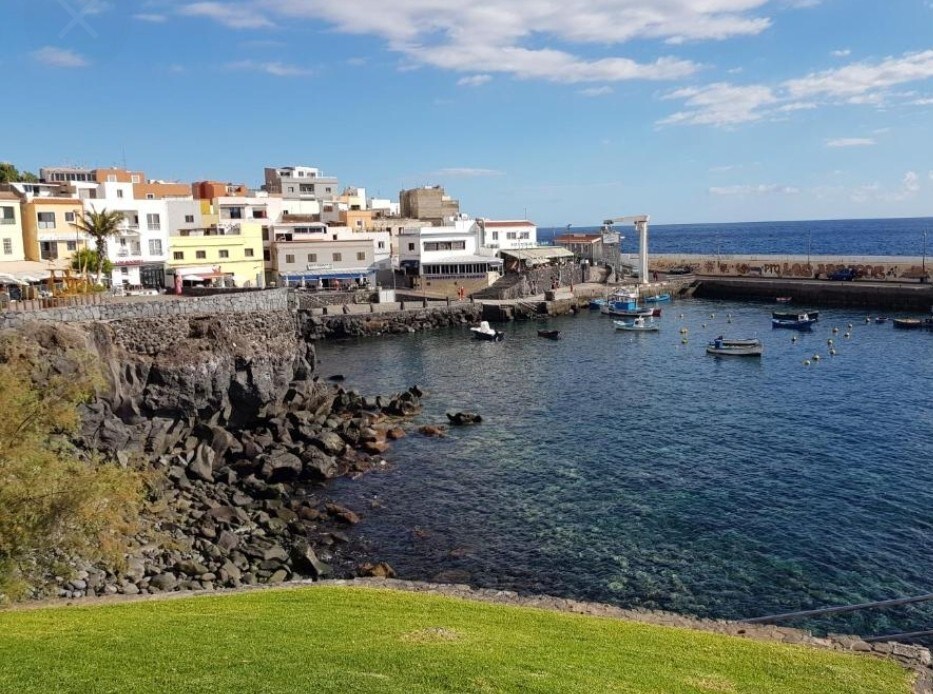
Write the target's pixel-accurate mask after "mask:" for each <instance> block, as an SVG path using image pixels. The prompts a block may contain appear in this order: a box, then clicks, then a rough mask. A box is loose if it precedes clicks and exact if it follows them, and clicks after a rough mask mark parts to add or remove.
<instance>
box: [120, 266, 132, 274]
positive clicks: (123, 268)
mask: <svg viewBox="0 0 933 694" xmlns="http://www.w3.org/2000/svg"><path fill="white" fill-rule="evenodd" d="M120 274H121V275H128V274H130V269H129V268H128V267H121V268H120Z"/></svg>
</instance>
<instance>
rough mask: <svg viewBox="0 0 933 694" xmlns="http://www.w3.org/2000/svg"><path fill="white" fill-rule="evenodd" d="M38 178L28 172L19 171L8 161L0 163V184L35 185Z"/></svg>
mask: <svg viewBox="0 0 933 694" xmlns="http://www.w3.org/2000/svg"><path fill="white" fill-rule="evenodd" d="M38 180H39V179H38V177H37V176H36V175H35V174H34V173H29V172H28V171H20V170H19V169H17V168H16V167H15V166H13V164H11V163H10V162H8V161H0V183H19V182H22V183H36V182H38Z"/></svg>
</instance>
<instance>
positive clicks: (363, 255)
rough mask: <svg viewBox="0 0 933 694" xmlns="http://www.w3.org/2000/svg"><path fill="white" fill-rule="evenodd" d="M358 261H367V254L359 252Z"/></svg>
mask: <svg viewBox="0 0 933 694" xmlns="http://www.w3.org/2000/svg"><path fill="white" fill-rule="evenodd" d="M356 259H357V260H366V254H365V253H364V252H363V251H357V254H356Z"/></svg>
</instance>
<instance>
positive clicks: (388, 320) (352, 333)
mask: <svg viewBox="0 0 933 694" xmlns="http://www.w3.org/2000/svg"><path fill="white" fill-rule="evenodd" d="M482 311H483V307H482V306H481V305H480V304H456V305H454V306H450V307H447V306H444V307H439V308H419V309H417V310H407V311H396V312H394V313H376V314H363V315H352V314H351V315H340V316H315V315H311V314H310V313H309V312H307V311H300V312H299V314H298V324H299V330H300V333H301V336H302V337H303V338H304V339H305V340H308V341H317V340H324V339H343V338H348V337H374V336H376V335H402V334H405V333H414V332H420V331H422V330H434V329H435V328H442V327H448V326H453V325H476V324H477V323H478V322H479V320H480V317H481V315H482Z"/></svg>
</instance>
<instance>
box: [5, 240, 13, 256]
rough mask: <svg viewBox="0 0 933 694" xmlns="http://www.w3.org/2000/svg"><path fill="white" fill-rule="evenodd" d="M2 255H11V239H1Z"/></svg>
mask: <svg viewBox="0 0 933 694" xmlns="http://www.w3.org/2000/svg"><path fill="white" fill-rule="evenodd" d="M3 255H13V239H3Z"/></svg>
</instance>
